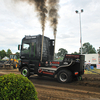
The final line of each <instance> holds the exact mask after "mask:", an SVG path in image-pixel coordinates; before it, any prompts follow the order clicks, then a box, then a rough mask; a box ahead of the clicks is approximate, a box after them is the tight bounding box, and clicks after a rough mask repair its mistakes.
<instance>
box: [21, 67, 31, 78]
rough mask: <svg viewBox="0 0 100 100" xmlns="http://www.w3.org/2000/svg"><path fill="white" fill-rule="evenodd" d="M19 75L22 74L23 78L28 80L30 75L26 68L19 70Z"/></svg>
mask: <svg viewBox="0 0 100 100" xmlns="http://www.w3.org/2000/svg"><path fill="white" fill-rule="evenodd" d="M21 74H22V75H23V76H25V77H28V78H29V76H30V74H29V68H28V67H23V68H22V69H21Z"/></svg>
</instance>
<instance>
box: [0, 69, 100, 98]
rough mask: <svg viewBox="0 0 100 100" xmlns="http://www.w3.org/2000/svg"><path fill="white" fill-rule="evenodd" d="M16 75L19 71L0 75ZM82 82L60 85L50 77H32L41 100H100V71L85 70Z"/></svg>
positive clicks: (4, 72)
mask: <svg viewBox="0 0 100 100" xmlns="http://www.w3.org/2000/svg"><path fill="white" fill-rule="evenodd" d="M8 73H15V74H20V72H19V71H18V70H17V69H10V70H9V69H8V70H7V69H4V70H0V75H4V74H8ZM82 77H83V80H82V81H74V82H72V83H67V84H62V83H58V81H57V80H56V79H53V78H49V77H38V76H36V75H34V76H31V77H30V78H29V79H30V80H31V81H32V82H33V84H34V85H35V87H36V90H37V92H38V98H39V100H100V69H94V70H90V71H88V70H85V74H84V75H83V76H82Z"/></svg>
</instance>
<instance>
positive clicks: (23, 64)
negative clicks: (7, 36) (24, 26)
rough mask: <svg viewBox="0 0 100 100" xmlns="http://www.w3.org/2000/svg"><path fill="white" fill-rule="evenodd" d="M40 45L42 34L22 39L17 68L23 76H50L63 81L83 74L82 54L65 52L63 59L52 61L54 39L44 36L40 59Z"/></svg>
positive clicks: (69, 80)
mask: <svg viewBox="0 0 100 100" xmlns="http://www.w3.org/2000/svg"><path fill="white" fill-rule="evenodd" d="M41 47H42V35H35V36H25V37H24V38H23V39H22V43H21V49H20V59H21V60H20V61H19V66H18V68H19V71H21V74H22V75H23V76H25V77H29V76H30V75H34V74H37V75H38V76H50V77H54V78H57V79H58V81H59V82H62V83H65V82H71V81H72V80H73V78H75V77H76V78H78V77H80V76H81V75H83V74H84V55H72V54H66V55H65V57H64V59H63V61H54V60H53V58H54V57H53V56H54V40H53V39H50V38H48V37H45V36H44V41H43V52H42V61H41Z"/></svg>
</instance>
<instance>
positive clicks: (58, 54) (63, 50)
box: [57, 48, 68, 57]
mask: <svg viewBox="0 0 100 100" xmlns="http://www.w3.org/2000/svg"><path fill="white" fill-rule="evenodd" d="M67 53H68V51H67V50H66V49H64V48H60V49H59V50H58V53H57V56H58V57H64V56H65V54H67Z"/></svg>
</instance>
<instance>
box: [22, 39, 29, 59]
mask: <svg viewBox="0 0 100 100" xmlns="http://www.w3.org/2000/svg"><path fill="white" fill-rule="evenodd" d="M30 44H31V43H30V40H27V41H23V43H22V51H21V57H22V58H25V59H29V57H30V55H31V52H30V51H31V45H30Z"/></svg>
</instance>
